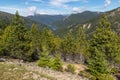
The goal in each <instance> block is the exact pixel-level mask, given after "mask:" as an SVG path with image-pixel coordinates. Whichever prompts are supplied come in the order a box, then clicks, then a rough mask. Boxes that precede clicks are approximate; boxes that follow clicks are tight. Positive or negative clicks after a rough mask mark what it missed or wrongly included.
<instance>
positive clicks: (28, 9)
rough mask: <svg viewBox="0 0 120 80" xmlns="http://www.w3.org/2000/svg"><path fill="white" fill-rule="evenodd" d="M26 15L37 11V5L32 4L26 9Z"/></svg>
mask: <svg viewBox="0 0 120 80" xmlns="http://www.w3.org/2000/svg"><path fill="white" fill-rule="evenodd" d="M24 12H25V13H24V14H25V16H27V15H34V14H35V13H36V12H37V7H36V6H31V7H28V8H27V9H26V10H25V11H24Z"/></svg>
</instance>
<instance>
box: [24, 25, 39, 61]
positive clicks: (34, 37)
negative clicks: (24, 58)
mask: <svg viewBox="0 0 120 80" xmlns="http://www.w3.org/2000/svg"><path fill="white" fill-rule="evenodd" d="M26 38H27V39H28V41H29V42H28V44H29V47H30V49H29V51H28V57H29V59H30V60H37V59H38V56H39V54H38V53H39V52H40V32H39V30H38V29H37V27H36V25H35V24H33V25H32V27H31V30H30V31H28V32H27V34H26Z"/></svg>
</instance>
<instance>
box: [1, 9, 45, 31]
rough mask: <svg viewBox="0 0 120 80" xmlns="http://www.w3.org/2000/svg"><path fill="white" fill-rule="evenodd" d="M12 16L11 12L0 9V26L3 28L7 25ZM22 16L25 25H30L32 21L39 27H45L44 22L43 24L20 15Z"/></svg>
mask: <svg viewBox="0 0 120 80" xmlns="http://www.w3.org/2000/svg"><path fill="white" fill-rule="evenodd" d="M12 17H13V14H10V13H6V12H2V11H0V28H4V27H6V26H7V25H9V24H10V21H11V19H12ZM21 17H22V16H21ZM22 18H23V19H24V23H25V26H27V27H31V25H32V24H33V23H35V24H36V25H37V27H38V28H40V29H41V28H43V27H47V26H46V25H45V24H43V23H41V22H36V21H34V20H30V19H29V18H27V17H22Z"/></svg>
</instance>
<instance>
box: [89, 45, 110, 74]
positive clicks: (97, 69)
mask: <svg viewBox="0 0 120 80" xmlns="http://www.w3.org/2000/svg"><path fill="white" fill-rule="evenodd" d="M91 52H92V55H91V57H90V59H89V61H88V67H89V70H90V73H91V74H92V75H94V76H99V74H107V73H109V65H108V61H107V60H106V59H105V54H103V53H102V52H100V51H99V50H97V48H96V47H94V48H92V49H91Z"/></svg>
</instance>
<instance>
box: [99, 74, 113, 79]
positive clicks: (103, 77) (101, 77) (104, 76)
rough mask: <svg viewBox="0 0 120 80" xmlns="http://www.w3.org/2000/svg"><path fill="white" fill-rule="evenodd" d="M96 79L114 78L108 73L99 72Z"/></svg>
mask: <svg viewBox="0 0 120 80" xmlns="http://www.w3.org/2000/svg"><path fill="white" fill-rule="evenodd" d="M97 80H114V77H113V76H111V75H109V74H100V75H98V76H97Z"/></svg>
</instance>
